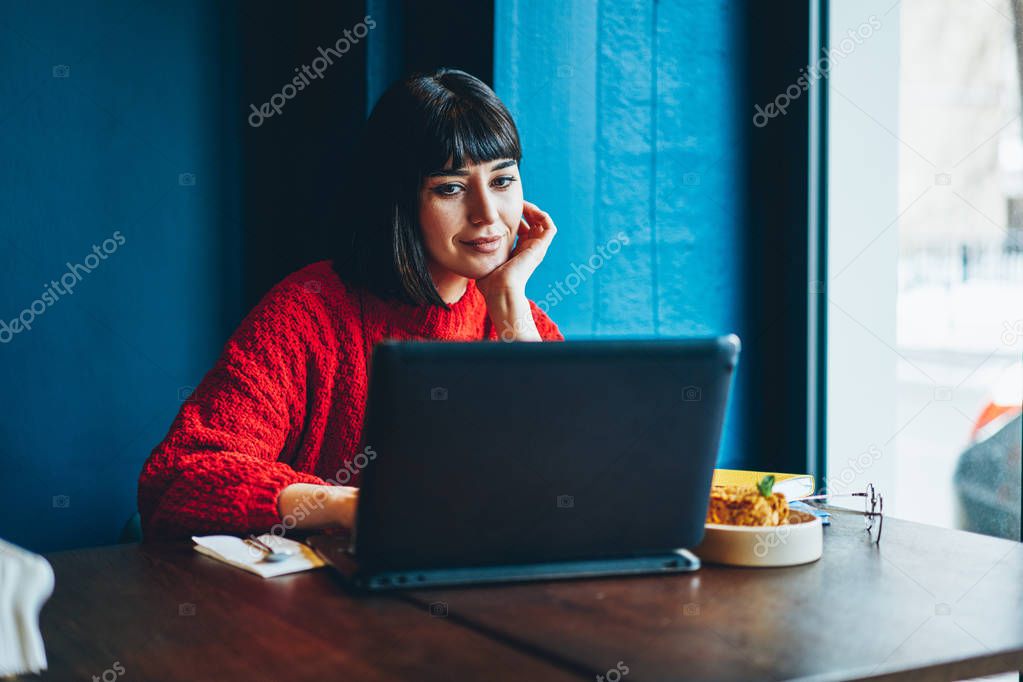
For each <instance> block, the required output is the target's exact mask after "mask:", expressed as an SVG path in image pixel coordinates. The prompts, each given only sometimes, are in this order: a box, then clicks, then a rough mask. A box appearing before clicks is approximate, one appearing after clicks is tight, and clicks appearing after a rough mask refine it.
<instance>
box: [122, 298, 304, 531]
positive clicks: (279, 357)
mask: <svg viewBox="0 0 1023 682" xmlns="http://www.w3.org/2000/svg"><path fill="white" fill-rule="evenodd" d="M305 295H307V294H306V292H304V291H303V290H302V288H301V286H300V285H297V284H295V283H289V282H288V281H287V280H285V281H284V282H281V283H280V284H278V285H277V286H275V287H274V288H273V289H272V290H271V291H270V292H269V293H268V294H267V295H266V296H265V297H264V298H263V300H262V301H260V303H259V304H258V305H257V306H256V307H255V308H253V310H252V311H251V312H250V313H249V314H248V315H247V316H246V318H245V319H244V320H243V321H242V323H241V325H240V326H239V327H238V329H237V330H236V331H235V332H234V334H232V335H231V338H230V339H229V340H228V342H227V343H226V344H225V346H224V349H223V352H222V355H221V357H220V358H219V359H218V360H217V362H216V364H215V365H214V367H213V368H212V369H211V370H210V371H209V372H208V373H207V374H206V376H205V377H204V378H203V380H202V382H201V383H200V384H199V386H198V387H197V388H196V389H195V391H194V392H193V393H192V395H191V396H190V397H189V398H188V399H187V400H186V401H185V403H184V404H183V405H182V406H181V410H180V411H179V412H178V415H177V417H176V418H175V419H174V422H173V424H172V425H171V427H170V431H169V432H168V433H167V435H166V437H165V438H164V440H163V441H162V442H161V443H160V444H159V445H157V446H156V448H155V449H154V450H153V451H152V453H151V454H150V455H149V458H148V460H147V461H146V463H145V465H144V466H143V468H142V473H141V475H140V476H139V486H138V504H139V512H140V514H141V517H142V527H143V530H144V533H145V535H146V537H147V539H148V538H153V537H157V538H159V537H179V536H185V535H190V534H195V533H209V532H222V533H246V532H251V531H265V530H268V529H269V528H271V527H272V526H274V525H275V524H277V523H280V522H281V520H282V519H281V515H280V512H279V511H278V508H277V497H278V495H279V494H280V492H281V490H283V489H284V488H285V487H287V486H288V485H290V484H292V483H321V484H322V483H323V482H324V481H323V480H322V479H320V478H318V477H316V476H313V475H311V474H307V473H302V472H299V471H296V470H295V469H293V468H292V467H291V466H289V465H288V464H287V463H286V461H287V460H290V458H291V456H292V455H293V453H294V451H295V449H296V447H297V441H298V437H299V435H300V434H301V429H302V424H303V421H304V417H305V402H304V399H305V396H306V367H307V362H310V361H311V359H310V357H309V356H310V344H311V339H312V338H315V337H316V331H315V329H313V328H312V326H311V325H312V322H311V320H312V316H311V315H310V313H309V311H308V309H307V308H306V307H305V305H304V301H305ZM281 460H285V461H281Z"/></svg>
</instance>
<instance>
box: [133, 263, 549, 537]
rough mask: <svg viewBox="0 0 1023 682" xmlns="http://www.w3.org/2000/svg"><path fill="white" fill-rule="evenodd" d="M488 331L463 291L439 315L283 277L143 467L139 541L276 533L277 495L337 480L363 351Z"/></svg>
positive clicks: (356, 439) (472, 292) (476, 299)
mask: <svg viewBox="0 0 1023 682" xmlns="http://www.w3.org/2000/svg"><path fill="white" fill-rule="evenodd" d="M360 299H361V301H362V305H361V306H360ZM530 308H531V309H532V311H533V319H534V320H535V321H536V326H537V329H538V331H539V332H540V336H541V337H542V338H543V339H544V340H546V341H560V340H564V337H563V336H562V335H561V332H560V331H559V330H558V328H557V326H556V325H555V324H554V323H553V322H552V321H551V320H550V318H548V317H547V316H546V315H545V314H544V313H543V311H541V310H540V309H539V308H538V307H537V305H536V304H535V303H533V302H532V301H530ZM363 321H364V322H365V324H363ZM498 331H499V330H495V329H494V327H493V325H492V324H491V322H490V318H489V315H488V314H487V308H486V302H485V301H484V299H483V295H482V294H481V293H480V291H479V289H478V288H476V284H475V282H474V281H473V280H469V286H468V288H467V289H466V291H465V294H464V295H463V296H462V298H461V299H459V300H458V301H457V302H455V303H453V304H451V305H450V310H444V309H443V308H441V307H439V306H413V305H408V304H403V303H395V302H385V301H383V300H381V299H379V298H377V297H375V296H373V295H372V294H369V293H361V295H360V292H359V291H358V290H354V289H352V288H350V287H348V286H346V285H345V284H344V283H343V282H342V281H341V280H340V279H339V278H338V276H337V275H336V274H335V273H334V271H333V269H332V268H331V267H330V261H320V262H318V263H314V264H312V265H309V266H307V267H305V268H303V269H301V270H299V271H297V272H294V273H292V274H291V275H289V276H288V277H286V278H285V279H284V280H283V281H281V282H280V283H279V284H277V285H276V286H275V287H274V288H273V289H271V290H270V292H269V293H268V294H267V295H266V296H265V297H264V298H263V300H262V301H260V303H259V305H257V306H256V307H255V308H254V309H253V310H252V311H251V312H250V313H249V314H248V315H247V316H246V318H245V319H244V320H243V321H242V323H241V325H240V326H239V327H238V329H237V330H236V331H235V332H234V334H232V335H231V338H230V339H229V340H228V341H227V344H226V345H225V346H224V349H223V353H222V354H221V356H220V358H219V359H218V360H217V363H216V364H215V365H214V366H213V368H212V369H211V370H210V371H209V372H208V373H207V374H206V376H205V377H204V378H203V380H202V382H201V383H200V384H199V386H198V387H197V388H196V389H195V391H194V392H193V393H192V395H191V397H189V398H188V400H186V401H185V403H184V404H183V405H182V406H181V410H180V412H178V415H177V417H176V418H175V419H174V422H173V424H171V427H170V431H169V432H168V433H167V436H166V437H165V438H164V440H163V441H162V442H161V443H160V444H159V445H157V446H156V448H155V449H154V450H153V451H152V453H151V454H150V455H149V459H148V460H146V463H145V465H144V466H143V468H142V473H141V475H140V476H139V489H138V505H139V512H140V513H141V516H142V526H143V530H144V532H145V535H146V538H147V539H150V538H159V537H177V536H183V535H189V534H194V533H212V532H223V533H246V532H252V531H266V530H269V529H270V528H271V527H273V526H274V525H275V524H277V523H281V521H282V519H281V515H280V512H279V511H278V509H277V497H278V495H279V494H280V492H281V490H282V489H284V488H285V487H286V486H288V485H290V484H292V483H321V484H322V483H324V479H326V478H330V479H333V480H335V481H336V480H348V475H347V474H346V475H344V476H339V473H338V472H339V470H340V469H341V468H342V467H343V466H344V464H345V463H346V462H347V461H348V460H350V459H351V458H352V457H353V456H354V455H355V454H356V450H357V448H358V446H359V443H360V439H361V436H362V419H363V413H364V411H365V407H366V395H367V376H366V374H367V363H368V358H369V351H370V349H371V348H372V346H373V344H375V343H377V342H378V341H380V340H382V339H384V338H394V339H447V340H464V341H479V340H485V339H489V340H496V339H497V338H498ZM351 469H352V470H357V469H356V467H354V466H353V467H351ZM348 485H354V486H358V485H359V477H358V476H354V477H352V478H351V480H350V481H349V482H348Z"/></svg>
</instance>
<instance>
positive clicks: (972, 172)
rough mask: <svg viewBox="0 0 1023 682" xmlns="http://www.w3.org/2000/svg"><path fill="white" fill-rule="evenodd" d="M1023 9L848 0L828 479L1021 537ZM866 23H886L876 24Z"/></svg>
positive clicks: (835, 14)
mask: <svg viewBox="0 0 1023 682" xmlns="http://www.w3.org/2000/svg"><path fill="white" fill-rule="evenodd" d="M1021 11H1023V9H1021V8H1020V6H1019V4H1017V3H1014V2H1012V0H983V1H977V2H972V1H966V0H898V1H896V0H882V1H879V2H878V1H874V0H870V1H867V2H852V1H849V0H834V1H833V2H831V3H830V29H829V44H830V54H829V57H830V60H829V61H830V65H829V70H830V72H829V78H828V82H827V87H828V109H829V111H828V121H827V123H828V150H829V152H828V180H829V188H828V254H827V261H828V279H827V286H826V287H825V291H824V293H825V294H826V295H827V298H828V345H827V349H828V350H827V353H828V358H827V364H828V387H827V405H828V408H827V409H828V414H827V433H828V451H827V455H826V456H827V465H828V475H827V481H826V484H827V486H828V487H829V488H830V489H831V490H832V492H850V491H853V490H854V489H862V488H863V487H864V486H865V485H866V483H868V482H872V483H874V484H875V485H876V486H877V488H878V489H879V490H881V491H882V492H883V493H884V495H885V511H886V513H887V512H889V511H890V513H891V514H892V515H893V516H897V517H900V518H905V519H911V520H915V521H920V522H923V523H930V524H935V525H941V526H947V527H954V528H963V529H968V530H973V531H977V532H982V533H988V534H991V535H999V536H1003V537H1009V538H1013V539H1019V537H1020V535H1019V534H1020V421H1021V416H1020V412H1021V402H1023V365H1021V364H1020V357H1021V351H1023V239H1021V233H1023V229H1021V226H1023V125H1021V119H1020V107H1021V104H1020V103H1021V93H1020V86H1019V82H1020V76H1019V74H1020V73H1021V71H1023V47H1021V46H1020V45H1019V44H1018V43H1017V42H1016V40H1015V39H1014V36H1015V35H1017V34H1019V30H1018V28H1017V27H1019V26H1023V23H1021V22H1023V17H1021V16H1019V15H1018V14H1017V13H1018V12H1021ZM864 27H870V30H865V29H864Z"/></svg>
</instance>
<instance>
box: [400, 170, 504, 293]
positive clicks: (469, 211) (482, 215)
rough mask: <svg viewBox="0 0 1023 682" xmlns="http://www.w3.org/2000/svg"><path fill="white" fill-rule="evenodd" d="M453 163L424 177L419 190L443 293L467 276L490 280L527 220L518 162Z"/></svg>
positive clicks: (434, 272)
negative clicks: (489, 276)
mask: <svg viewBox="0 0 1023 682" xmlns="http://www.w3.org/2000/svg"><path fill="white" fill-rule="evenodd" d="M450 164H451V160H450V159H448V162H447V163H446V164H445V167H444V169H443V170H440V171H437V172H434V173H431V174H429V175H428V176H427V177H426V178H424V180H423V183H422V186H421V188H420V191H419V224H420V226H421V227H422V231H423V243H424V244H425V246H426V252H427V256H428V257H429V259H430V274H431V275H433V278H434V282H435V283H436V284H437V287H438V291H440V290H441V288H442V287H443V286H446V285H450V284H451V283H452V282H458V281H461V280H462V278H469V279H479V278H481V277H485V276H486V275H489V274H490V273H491V272H492V271H493V270H494V269H495V268H497V267H498V266H499V265H501V264H502V263H504V262H505V261H507V260H508V254H509V253H510V252H511V249H512V246H513V242H514V241H515V236H516V235H517V234H518V228H519V221H520V220H521V218H522V181H521V179H520V178H519V167H518V164H517V163H516V162H515V160H514V159H498V160H497V161H486V162H484V163H482V164H479V165H472V164H467V165H466V166H465V167H463V168H456V169H453V168H450ZM479 240H486V241H487V242H488V243H479ZM473 242H476V244H475V245H474V244H473ZM442 295H443V292H442Z"/></svg>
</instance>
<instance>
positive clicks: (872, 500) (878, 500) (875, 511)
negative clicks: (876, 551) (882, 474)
mask: <svg viewBox="0 0 1023 682" xmlns="http://www.w3.org/2000/svg"><path fill="white" fill-rule="evenodd" d="M840 497H862V498H863V512H862V514H863V516H864V521H865V522H866V527H867V534H868V535H874V529H875V527H876V528H877V537H876V538H875V539H874V544H875V545H876V544H880V543H881V529H882V528H883V527H884V497H882V496H881V494H880V493H879V492H877V490H875V489H874V484H873V483H868V484H867V490H866V492H862V493H836V494H834V495H831V494H828V495H811V496H810V497H804V498H801V499H799V500H794V501H796V502H813V506H815V507H821V508H827V509H828V510H829V511H839V512H849V513H853V514H859V513H861V512H858V511H856V510H855V509H847V508H845V507H835V506H832V505H824V504H819V503H818V502H817V500H832V499H835V498H840Z"/></svg>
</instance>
